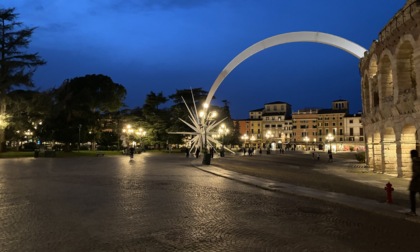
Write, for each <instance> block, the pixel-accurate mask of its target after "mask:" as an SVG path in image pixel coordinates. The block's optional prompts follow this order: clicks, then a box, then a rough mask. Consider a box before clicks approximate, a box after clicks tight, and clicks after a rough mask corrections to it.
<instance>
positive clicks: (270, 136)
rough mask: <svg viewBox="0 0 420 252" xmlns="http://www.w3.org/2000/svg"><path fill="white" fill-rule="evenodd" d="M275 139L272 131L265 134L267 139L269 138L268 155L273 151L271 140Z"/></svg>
mask: <svg viewBox="0 0 420 252" xmlns="http://www.w3.org/2000/svg"><path fill="white" fill-rule="evenodd" d="M272 137H273V133H271V130H269V131H267V132H266V133H265V138H267V141H268V144H267V154H270V149H271V142H270V139H271V138H272Z"/></svg>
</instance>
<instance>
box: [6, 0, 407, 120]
mask: <svg viewBox="0 0 420 252" xmlns="http://www.w3.org/2000/svg"><path fill="white" fill-rule="evenodd" d="M405 2H406V1H405V0H317V1H314V0H296V1H295V0H293V1H286V0H71V1H70V0H36V1H33V0H12V1H10V0H2V1H1V2H0V7H2V8H8V7H15V8H16V13H18V14H19V21H21V22H23V23H24V25H25V26H28V27H34V26H36V27H38V28H37V30H35V33H34V35H33V37H32V42H31V44H30V48H29V51H28V52H38V53H39V54H40V56H41V57H43V58H44V59H45V60H46V61H47V65H45V66H41V67H39V68H38V70H37V72H36V74H35V76H34V81H35V84H36V86H37V87H38V88H40V90H46V89H49V88H52V87H58V86H60V85H61V83H62V82H63V81H64V80H65V79H71V78H74V77H80V76H84V75H86V74H104V75H107V76H109V77H111V78H112V79H113V80H114V82H116V83H119V84H122V85H124V86H125V88H126V89H127V92H128V94H127V99H126V104H127V105H128V107H130V108H134V107H137V106H142V105H143V103H144V100H145V97H146V95H147V94H148V93H150V92H151V91H153V92H155V93H158V92H161V91H162V92H163V94H164V95H165V96H168V95H171V94H173V93H175V92H176V90H177V89H189V88H191V87H192V88H196V87H202V88H203V89H204V90H209V89H210V87H211V85H212V84H213V82H214V81H215V79H216V78H217V76H218V75H219V73H220V72H221V70H222V69H223V68H224V67H225V66H226V65H227V64H228V63H229V61H230V60H231V59H233V58H234V57H235V56H236V55H237V54H239V53H240V52H241V51H243V50H244V49H246V48H247V47H249V46H251V45H252V44H254V43H256V42H258V41H260V40H263V39H265V38H267V37H271V36H274V35H277V34H282V33H286V32H296V31H319V32H325V33H331V34H334V35H337V36H340V37H343V38H345V39H348V40H351V41H353V42H355V43H357V44H359V45H361V46H363V47H365V48H367V49H369V47H370V46H371V43H372V41H373V40H375V39H377V38H378V33H379V32H380V31H381V29H382V28H383V27H384V26H385V25H386V24H387V22H388V21H389V20H390V19H391V18H392V17H393V15H394V14H395V13H396V12H397V11H398V10H399V9H401V8H402V7H403V6H404V4H405ZM358 63H359V60H358V59H357V58H356V57H354V56H352V55H350V54H348V53H346V52H344V51H342V50H340V49H337V48H335V47H331V46H328V45H324V44H315V43H290V44H284V45H279V46H276V47H272V48H269V49H267V50H264V51H262V52H260V53H258V54H256V55H254V56H252V57H251V58H249V59H247V60H246V61H244V62H243V63H242V64H240V65H239V66H238V67H237V68H236V69H235V70H234V71H233V72H232V73H231V74H230V75H229V76H228V77H227V78H226V79H225V81H224V82H223V83H222V85H221V86H220V87H219V89H218V90H217V92H216V94H215V96H216V98H217V99H216V100H215V101H214V102H213V104H216V105H221V101H222V100H225V99H226V100H228V101H229V102H230V107H231V112H232V116H233V117H234V118H236V119H241V118H247V117H248V111H249V110H253V109H258V108H261V107H263V105H264V104H265V103H269V102H273V101H284V102H288V103H290V104H291V105H292V109H293V111H297V110H298V109H303V108H308V107H312V108H315V107H318V108H329V107H330V106H331V102H332V101H333V100H336V99H347V100H349V101H350V110H351V112H352V113H355V112H358V111H360V110H361V94H360V74H359V68H358Z"/></svg>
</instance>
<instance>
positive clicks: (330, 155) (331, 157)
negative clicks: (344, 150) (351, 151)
mask: <svg viewBox="0 0 420 252" xmlns="http://www.w3.org/2000/svg"><path fill="white" fill-rule="evenodd" d="M332 161H333V156H332V152H331V151H330V152H329V153H328V162H332Z"/></svg>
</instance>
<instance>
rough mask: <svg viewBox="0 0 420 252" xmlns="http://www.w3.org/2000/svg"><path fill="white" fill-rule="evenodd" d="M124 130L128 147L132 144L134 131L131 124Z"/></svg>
mask: <svg viewBox="0 0 420 252" xmlns="http://www.w3.org/2000/svg"><path fill="white" fill-rule="evenodd" d="M122 132H123V133H124V134H125V135H126V136H125V138H124V142H125V143H126V145H127V147H128V146H129V145H130V142H129V141H130V135H131V134H132V133H133V132H134V130H133V128H132V126H131V124H127V125H125V127H124V128H123V130H122Z"/></svg>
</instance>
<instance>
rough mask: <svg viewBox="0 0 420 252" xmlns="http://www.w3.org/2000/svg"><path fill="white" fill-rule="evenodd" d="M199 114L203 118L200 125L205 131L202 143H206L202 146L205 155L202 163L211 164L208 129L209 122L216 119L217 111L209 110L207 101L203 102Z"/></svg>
mask: <svg viewBox="0 0 420 252" xmlns="http://www.w3.org/2000/svg"><path fill="white" fill-rule="evenodd" d="M199 116H200V118H201V121H200V127H201V128H202V130H203V131H204V143H202V145H204V146H202V148H203V153H204V155H203V156H204V157H203V162H202V163H203V164H207V165H209V164H210V159H211V154H209V153H208V149H207V131H208V126H209V123H210V122H211V121H213V120H214V119H216V117H217V112H215V111H209V105H208V104H207V103H204V104H203V110H201V111H200V112H199Z"/></svg>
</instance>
